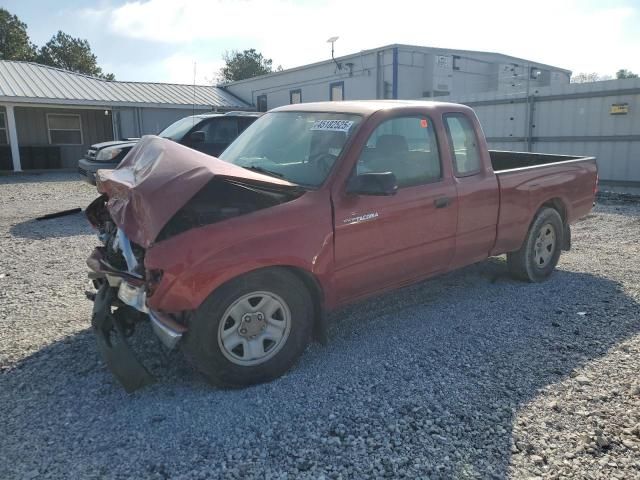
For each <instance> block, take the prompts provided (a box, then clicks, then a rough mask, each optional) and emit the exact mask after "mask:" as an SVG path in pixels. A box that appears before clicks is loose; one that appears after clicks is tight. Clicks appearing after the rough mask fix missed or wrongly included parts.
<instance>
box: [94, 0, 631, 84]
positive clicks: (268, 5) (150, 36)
mask: <svg viewBox="0 0 640 480" xmlns="http://www.w3.org/2000/svg"><path fill="white" fill-rule="evenodd" d="M101 14H102V15H105V16H106V17H107V18H108V21H107V22H106V24H107V25H109V28H110V29H111V32H112V33H113V34H116V35H118V36H123V37H127V38H130V39H135V40H144V41H148V42H156V43H158V44H163V45H167V46H168V45H171V46H173V47H175V51H176V53H175V55H173V56H172V57H169V58H167V59H166V60H165V61H164V63H166V64H167V65H170V64H173V65H178V64H179V65H181V66H182V67H184V65H185V59H186V58H188V57H189V56H190V55H191V56H192V57H194V58H195V57H197V58H198V63H202V64H208V65H209V66H213V65H219V59H220V58H221V55H222V53H223V52H224V51H225V50H231V49H239V50H242V49H245V48H256V49H258V50H259V51H261V52H262V53H263V54H264V55H265V56H267V57H269V58H272V59H273V61H274V65H278V64H282V65H283V66H284V67H285V68H288V67H294V66H297V65H301V64H305V63H309V62H313V61H318V60H323V59H327V58H328V57H329V54H330V47H329V45H328V44H327V43H326V40H327V38H329V37H331V36H333V35H339V36H340V39H339V40H338V42H337V43H336V54H337V55H340V54H347V53H352V52H357V51H359V50H363V49H368V48H374V47H377V46H381V45H385V44H390V43H408V44H416V45H427V46H436V47H445V48H461V49H470V50H488V51H496V52H500V53H505V54H509V55H513V56H519V57H523V58H528V59H531V60H536V61H539V62H544V63H549V64H552V65H556V66H559V67H564V68H569V69H572V70H574V71H576V72H578V71H598V72H601V73H610V74H611V73H614V72H615V71H616V70H617V69H619V68H630V69H632V70H637V71H640V55H637V52H638V51H639V50H640V48H639V47H640V45H639V43H640V38H638V37H637V36H636V37H635V38H634V35H635V34H634V33H633V32H634V31H635V26H636V25H638V24H639V23H640V15H639V13H638V9H637V8H635V9H634V8H631V7H630V6H627V5H626V4H625V3H618V4H615V3H610V2H607V3H606V4H604V6H603V5H598V4H595V3H594V4H591V3H585V2H579V1H578V0H573V1H563V0H538V1H537V2H535V3H531V2H530V1H528V2H516V1H494V2H479V1H477V0H451V1H448V2H438V3H436V2H429V1H424V0H422V1H414V0H394V1H393V2H386V3H385V4H384V5H382V4H378V3H376V2H371V1H361V0H351V1H345V0H324V1H317V2H293V1H290V0H218V1H210V0H189V1H187V0H148V1H135V2H129V3H125V4H123V5H121V6H118V7H111V8H107V9H106V10H103V11H101ZM191 61H192V60H191ZM178 70H179V69H178V68H177V69H176V70H171V69H169V71H170V72H171V71H175V72H177V71H178ZM175 75H176V78H178V74H175ZM181 75H182V74H180V78H182V76H181ZM172 78H173V77H172Z"/></svg>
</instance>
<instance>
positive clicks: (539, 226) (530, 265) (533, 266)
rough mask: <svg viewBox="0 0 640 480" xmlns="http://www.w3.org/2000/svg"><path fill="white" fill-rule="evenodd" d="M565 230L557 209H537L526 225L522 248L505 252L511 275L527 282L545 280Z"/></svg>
mask: <svg viewBox="0 0 640 480" xmlns="http://www.w3.org/2000/svg"><path fill="white" fill-rule="evenodd" d="M564 231H565V230H564V226H563V224H562V217H560V214H559V213H558V212H557V210H554V209H553V208H543V209H542V210H540V212H538V214H537V215H536V218H535V219H534V221H533V223H532V224H531V227H530V228H529V232H528V233H527V237H526V238H525V241H524V244H523V245H522V248H520V250H518V251H516V252H510V253H508V254H507V263H508V265H509V271H510V272H511V274H512V275H513V276H514V277H516V278H518V279H520V280H526V281H528V282H541V281H543V280H545V279H546V278H547V277H548V276H549V275H551V273H552V272H553V270H554V269H555V267H556V265H557V264H558V260H559V259H560V251H561V249H562V245H563V244H564Z"/></svg>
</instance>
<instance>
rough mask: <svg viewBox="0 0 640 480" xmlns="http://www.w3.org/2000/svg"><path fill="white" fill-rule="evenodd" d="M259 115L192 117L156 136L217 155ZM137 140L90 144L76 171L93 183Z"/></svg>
mask: <svg viewBox="0 0 640 480" xmlns="http://www.w3.org/2000/svg"><path fill="white" fill-rule="evenodd" d="M260 115H262V113H259V112H227V113H204V114H201V115H193V116H191V117H185V118H182V119H180V120H178V121H176V122H174V123H172V124H171V125H169V126H168V127H167V128H165V129H164V130H162V131H161V132H160V133H159V134H158V136H160V137H163V138H168V139H169V140H173V141H174V142H178V143H181V144H182V145H185V146H187V147H190V148H193V149H194V150H199V151H200V152H204V153H206V154H209V155H213V156H218V155H220V154H221V153H222V152H223V151H224V149H225V148H227V147H228V146H229V144H230V143H231V142H233V141H234V140H235V139H236V137H237V136H238V135H240V133H242V131H244V129H245V128H247V127H248V126H249V125H251V124H252V123H253V122H255V121H256V119H257V118H258V117H259V116H260ZM138 140H139V139H137V138H133V139H127V140H113V141H110V142H102V143H96V144H94V145H91V147H90V148H89V150H88V151H87V153H86V154H85V156H84V158H81V159H80V160H79V161H78V171H79V172H80V174H81V175H83V176H84V177H85V179H86V180H87V181H88V182H89V183H91V184H95V181H96V180H95V176H96V172H97V171H98V170H99V169H103V168H107V169H108V168H116V167H117V166H118V164H119V163H120V162H121V161H122V159H123V158H124V157H125V155H126V154H127V153H128V152H129V150H131V148H132V147H133V146H134V145H135V144H136V143H137V142H138Z"/></svg>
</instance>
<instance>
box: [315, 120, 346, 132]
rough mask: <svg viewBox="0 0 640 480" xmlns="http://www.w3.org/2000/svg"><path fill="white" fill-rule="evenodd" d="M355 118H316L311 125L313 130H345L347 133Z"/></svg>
mask: <svg viewBox="0 0 640 480" xmlns="http://www.w3.org/2000/svg"><path fill="white" fill-rule="evenodd" d="M352 125H353V120H316V121H315V122H314V124H313V125H312V127H311V130H312V131H314V130H316V131H317V130H324V131H326V132H345V133H347V132H348V131H349V129H350V128H351V126H352Z"/></svg>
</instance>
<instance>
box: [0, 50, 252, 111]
mask: <svg viewBox="0 0 640 480" xmlns="http://www.w3.org/2000/svg"><path fill="white" fill-rule="evenodd" d="M0 101H5V102H15V103H25V102H26V103H49V104H63V105H99V106H125V105H127V106H150V105H154V106H158V107H174V108H175V107H179V106H184V105H189V106H193V105H195V106H197V107H216V108H223V109H235V110H243V109H248V108H251V107H250V105H248V104H247V103H245V102H243V101H242V100H240V99H239V98H237V97H236V96H234V95H232V94H231V93H229V92H227V91H225V90H223V89H221V88H219V87H215V86H209V85H195V86H194V85H180V84H171V83H152V82H119V81H107V80H102V79H100V78H95V77H90V76H87V75H82V74H79V73H74V72H69V71H66V70H60V69H58V68H52V67H47V66H45V65H39V64H37V63H32V62H14V61H7V60H4V61H0Z"/></svg>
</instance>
